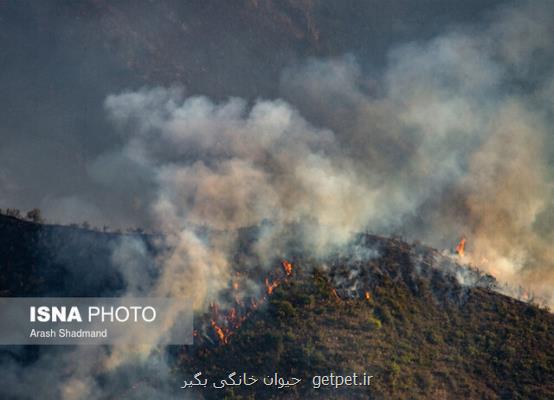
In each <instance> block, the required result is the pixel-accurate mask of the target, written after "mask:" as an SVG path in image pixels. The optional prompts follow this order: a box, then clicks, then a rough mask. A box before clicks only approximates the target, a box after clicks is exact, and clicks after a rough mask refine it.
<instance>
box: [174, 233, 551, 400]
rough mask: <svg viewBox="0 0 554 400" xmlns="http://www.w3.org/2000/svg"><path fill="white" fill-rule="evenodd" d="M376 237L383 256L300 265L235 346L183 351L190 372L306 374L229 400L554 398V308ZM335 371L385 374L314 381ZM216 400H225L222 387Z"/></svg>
mask: <svg viewBox="0 0 554 400" xmlns="http://www.w3.org/2000/svg"><path fill="white" fill-rule="evenodd" d="M373 241H379V245H380V249H381V254H380V256H379V257H378V258H376V259H373V260H370V261H366V262H358V265H357V266H356V265H350V266H348V261H347V260H341V261H338V263H337V264H335V265H333V266H332V267H331V268H330V269H329V270H328V272H324V271H323V270H321V269H318V268H317V266H316V265H314V264H313V262H310V261H306V260H302V261H299V262H298V263H295V266H296V268H295V272H294V274H293V276H292V277H290V278H289V279H288V280H287V281H283V284H282V285H280V286H278V287H277V288H276V289H275V290H274V291H273V293H272V294H271V295H270V296H269V300H268V303H267V308H264V309H263V310H260V311H256V312H255V313H254V314H253V315H252V316H251V317H250V318H248V320H247V321H246V322H245V323H244V325H242V326H241V327H240V328H239V329H238V330H237V331H236V332H235V333H234V334H233V335H232V336H230V337H229V339H228V343H227V344H219V345H206V346H195V347H193V348H189V349H185V350H183V352H182V353H181V358H180V364H181V366H182V368H183V369H184V370H186V371H187V372H189V373H190V374H192V373H194V372H196V371H203V373H204V375H207V376H215V377H218V378H219V379H221V377H226V376H227V374H228V373H229V371H233V370H237V369H238V370H239V372H240V371H241V368H242V369H244V371H246V372H248V373H251V374H253V375H255V376H261V375H264V374H267V375H272V374H273V373H274V371H279V373H281V374H283V375H284V376H294V377H301V378H303V385H301V386H299V387H298V388H296V389H294V390H291V389H289V391H288V392H286V391H283V390H277V389H275V390H274V391H269V392H268V391H266V389H265V388H263V387H262V389H261V391H258V392H254V393H252V390H250V389H249V390H245V391H243V392H240V391H236V392H235V393H233V391H232V390H229V392H228V394H229V397H228V398H256V399H257V398H260V399H261V398H263V399H266V398H322V399H325V398H336V399H366V398H376V399H379V398H383V399H389V398H394V399H428V398H433V399H459V398H468V399H546V398H553V397H554V383H553V377H554V346H553V344H554V332H553V327H554V316H553V315H552V314H550V313H548V312H547V311H545V310H541V309H539V308H537V307H535V306H533V305H530V304H526V303H523V302H520V301H517V300H514V299H511V298H509V297H506V296H503V295H500V294H497V293H494V292H492V291H491V290H489V289H487V288H484V287H475V288H464V287H461V286H460V285H459V284H457V283H456V281H455V280H454V279H453V278H452V276H451V275H450V274H449V273H447V272H444V271H441V270H440V268H441V262H440V261H439V262H438V263H437V264H436V265H434V266H428V267H427V269H426V270H425V267H424V268H423V269H422V270H420V271H419V272H417V273H416V272H415V271H416V268H418V267H417V266H416V265H415V263H413V262H412V261H411V259H412V257H411V256H410V252H413V251H414V250H416V251H417V247H416V246H411V245H408V244H406V243H402V242H399V241H395V240H389V239H383V238H377V237H373ZM341 267H346V269H350V270H352V268H354V269H355V268H359V270H360V271H361V272H360V273H359V276H360V277H361V276H365V278H361V280H362V281H363V282H364V283H363V286H360V287H359V288H358V291H357V292H349V293H348V292H344V291H343V292H341V291H340V290H336V289H335V287H336V282H337V278H336V276H333V272H336V270H337V269H340V268H341ZM357 279H360V278H357ZM356 293H357V294H356ZM239 367H240V368H239ZM331 371H334V372H335V373H338V374H345V375H347V374H351V373H353V372H357V373H358V374H360V373H363V372H368V373H369V374H372V375H374V376H375V378H374V381H373V385H372V386H371V387H370V388H369V390H368V389H366V388H361V389H360V388H354V389H345V388H342V389H338V390H332V389H327V390H324V389H319V390H313V389H311V377H313V376H314V375H319V374H329V373H330V372H331ZM285 393H288V394H285ZM211 395H212V398H221V397H220V395H221V394H220V393H217V391H215V390H214V392H213V393H212V394H211ZM235 395H236V396H235ZM241 395H244V396H245V397H241ZM248 396H252V397H248Z"/></svg>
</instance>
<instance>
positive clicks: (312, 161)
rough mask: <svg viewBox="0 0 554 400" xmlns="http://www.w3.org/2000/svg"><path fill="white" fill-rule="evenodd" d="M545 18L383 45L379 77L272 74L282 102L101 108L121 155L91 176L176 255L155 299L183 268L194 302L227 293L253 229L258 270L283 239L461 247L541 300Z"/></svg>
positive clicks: (328, 246) (336, 65)
mask: <svg viewBox="0 0 554 400" xmlns="http://www.w3.org/2000/svg"><path fill="white" fill-rule="evenodd" d="M552 11H553V8H552V7H551V6H550V5H549V4H546V3H545V4H544V7H538V6H537V3H533V4H532V5H531V4H529V5H525V6H521V7H519V8H518V9H513V8H510V9H502V10H501V12H499V13H497V14H496V15H495V16H494V18H493V19H492V20H491V21H490V24H489V25H487V26H484V27H475V26H471V27H463V28H458V29H455V30H451V31H449V32H446V33H445V34H443V35H441V36H439V37H437V38H435V39H433V40H430V41H426V42H416V43H408V44H405V45H403V46H400V47H397V48H395V49H394V50H392V51H391V53H390V57H389V64H388V67H387V69H386V70H385V72H384V73H383V74H382V75H379V76H369V77H368V76H366V75H364V73H363V72H362V71H361V69H360V67H359V66H358V64H357V63H356V60H355V58H353V57H344V58H338V59H332V60H323V61H322V60H312V61H309V62H307V63H304V64H302V65H298V66H295V67H291V68H289V69H287V70H286V71H285V72H284V74H283V77H282V81H281V95H282V98H283V99H285V100H281V99H279V100H257V101H254V102H252V103H249V102H248V101H246V100H242V99H238V98H230V99H228V100H225V101H219V102H215V101H212V100H210V99H208V98H206V97H202V96H199V97H188V98H187V97H185V96H184V95H183V93H182V91H181V90H179V89H178V88H169V89H164V88H153V89H142V90H139V91H133V92H125V93H121V94H116V95H112V96H109V97H108V98H107V100H106V110H107V112H108V113H109V116H110V118H111V119H112V121H113V122H114V123H115V124H116V125H117V126H118V128H119V131H120V132H121V134H122V135H124V142H125V143H126V144H125V145H124V147H123V148H122V149H120V150H119V151H114V152H112V153H110V154H108V155H106V156H104V157H102V158H101V159H100V160H99V161H97V163H96V164H95V165H94V166H93V170H94V171H96V173H97V174H98V177H99V178H103V179H112V180H113V181H114V182H117V181H118V180H120V179H121V180H123V179H126V176H127V175H128V173H129V170H131V171H133V173H135V174H139V173H140V174H141V177H142V178H141V179H144V180H145V181H147V182H148V185H146V186H147V189H149V190H151V192H148V195H147V196H145V199H147V200H148V201H149V203H148V204H149V206H148V207H147V209H148V210H149V214H150V215H149V216H150V220H151V221H153V226H154V228H156V229H158V230H160V231H162V232H164V233H166V234H168V235H169V236H168V237H169V238H170V239H169V240H170V241H171V242H172V247H173V248H174V249H176V250H175V252H174V254H173V255H172V256H171V257H170V258H169V261H168V262H169V265H171V267H169V268H168V271H171V272H168V274H169V275H168V279H167V282H168V284H167V285H166V286H165V287H164V289H163V290H164V291H166V292H168V293H172V294H176V293H178V292H182V291H183V290H190V287H188V286H190V283H189V284H187V287H179V288H175V287H173V286H172V285H170V284H169V283H170V282H181V281H182V280H181V279H174V278H175V276H182V275H181V272H182V271H181V269H183V268H186V269H187V271H188V268H193V269H194V270H195V272H194V275H193V276H198V279H195V280H193V281H194V285H198V287H197V288H196V290H198V289H199V288H201V290H200V291H199V293H202V294H203V296H200V299H201V300H198V301H199V302H200V303H203V302H205V301H206V299H209V298H210V296H211V295H212V294H214V293H217V291H218V289H220V288H223V287H226V286H227V285H228V274H227V272H228V271H229V266H228V264H229V260H230V254H229V252H230V250H231V249H233V248H234V245H235V240H236V238H237V231H238V230H239V229H241V228H246V227H250V226H261V225H262V224H264V223H265V222H268V223H267V224H265V225H264V229H262V230H261V231H260V232H261V233H260V235H259V236H258V238H257V239H256V249H257V250H258V256H259V258H260V259H261V260H271V259H273V258H274V257H278V256H280V255H283V254H285V253H286V248H285V246H284V245H283V244H284V243H287V240H288V239H289V232H290V231H291V229H290V228H291V226H293V225H294V226H299V227H300V229H301V230H302V235H300V237H301V238H302V242H303V243H302V245H303V246H304V248H305V249H307V250H308V251H311V252H313V253H314V254H317V255H323V254H325V253H326V252H328V251H330V250H335V249H336V248H337V247H340V246H342V245H344V244H345V243H347V242H348V241H349V239H350V238H351V237H352V235H353V234H355V233H356V232H359V231H361V230H365V229H368V230H370V231H373V232H379V233H382V232H386V233H390V232H402V233H404V234H405V235H407V236H408V237H410V238H413V239H419V240H422V241H425V242H428V243H430V244H432V245H436V246H438V247H450V246H452V244H453V243H455V241H456V240H457V239H458V238H459V237H460V236H461V235H465V236H467V238H468V248H467V250H468V251H467V256H466V257H465V261H467V262H471V263H475V264H478V265H481V266H482V267H483V268H485V269H487V270H488V271H490V272H492V273H493V274H494V275H495V276H496V277H497V278H499V279H500V280H502V281H507V282H509V283H511V284H516V285H523V286H529V287H530V288H531V289H532V290H534V291H535V292H537V294H538V295H540V296H542V297H547V298H548V297H550V296H551V293H550V288H551V287H552V286H553V283H554V282H553V275H554V274H553V272H552V271H553V266H552V263H551V261H550V260H552V257H551V254H550V253H551V250H550V246H549V245H548V243H549V242H548V239H547V238H548V237H549V234H550V233H549V232H548V234H547V235H544V233H541V232H539V231H538V228H537V224H538V223H539V220H540V218H541V217H544V216H545V215H547V214H548V213H549V212H550V209H551V207H552V193H551V178H550V175H551V173H550V171H549V158H548V157H549V154H548V151H546V149H548V148H549V147H550V146H551V143H549V138H548V135H547V133H548V130H547V126H548V124H549V122H550V116H549V113H550V112H551V109H550V104H549V103H548V101H545V100H546V99H547V98H548V97H547V96H548V90H549V89H548V87H552V85H551V84H550V86H547V84H548V83H549V82H552V79H553V78H552V77H553V75H552V69H551V66H552V65H551V64H550V61H551V58H552V57H551V56H549V54H554V53H553V52H552V50H554V49H552V44H551V43H552V42H551V41H549V40H546V39H545V38H548V37H552V28H551V26H550V24H549V21H550V18H551V17H552V15H553V13H552ZM545 87H546V88H547V89H545ZM109 166H112V168H109ZM121 166H126V168H121ZM197 227H204V228H208V229H209V230H211V231H218V232H220V234H218V235H217V239H214V240H206V239H205V238H199V237H197V235H196V233H195V229H196V228H197ZM543 230H544V228H543ZM214 237H215V236H214ZM193 260H194V261H193ZM183 265H188V266H190V265H193V266H194V267H183ZM187 273H188V272H187ZM187 282H190V281H189V280H187ZM200 303H199V304H197V305H198V306H201V305H202V304H200Z"/></svg>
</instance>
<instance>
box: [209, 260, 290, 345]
mask: <svg viewBox="0 0 554 400" xmlns="http://www.w3.org/2000/svg"><path fill="white" fill-rule="evenodd" d="M281 266H282V268H283V272H284V274H285V276H284V277H281V278H275V279H273V278H270V277H266V278H265V281H264V282H265V288H266V294H265V295H262V296H261V297H260V298H257V299H256V298H251V299H250V309H249V310H245V309H244V302H243V301H242V300H241V299H240V298H239V297H238V296H237V295H236V294H235V297H234V301H235V306H234V307H232V308H231V309H230V310H229V311H226V312H221V311H220V310H219V307H218V305H217V304H215V303H214V304H212V305H211V306H210V308H211V314H212V319H211V326H212V328H213V330H214V332H215V335H216V336H217V338H218V339H219V341H220V342H221V343H222V344H227V343H229V337H230V336H231V335H232V334H233V332H234V331H235V330H236V329H238V328H239V327H240V325H241V324H242V322H243V321H244V320H246V318H247V317H248V315H249V313H250V312H251V311H252V310H256V309H258V308H259V306H260V304H261V303H262V302H264V301H265V300H266V299H267V296H270V295H271V294H273V291H274V290H275V289H276V288H277V287H278V286H279V285H280V284H281V283H282V282H283V281H286V279H287V278H288V277H290V276H291V275H292V271H293V265H292V263H290V262H289V261H287V260H283V261H282V262H281ZM276 273H277V274H279V273H278V272H277V271H276ZM273 276H275V274H273ZM239 279H240V276H237V279H235V280H233V281H232V283H231V288H232V290H233V291H235V292H236V291H238V290H239V288H240V285H239Z"/></svg>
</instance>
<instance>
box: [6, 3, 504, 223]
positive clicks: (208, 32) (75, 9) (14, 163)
mask: <svg viewBox="0 0 554 400" xmlns="http://www.w3.org/2000/svg"><path fill="white" fill-rule="evenodd" d="M111 3H113V2H107V1H106V2H102V1H100V2H93V1H83V2H80V3H76V2H55V1H53V2H43V1H40V2H39V1H31V2H27V1H17V2H15V1H14V2H2V3H1V4H0V71H1V74H0V93H2V96H1V98H0V102H1V103H0V121H1V124H0V137H1V139H2V141H1V146H0V207H2V208H6V207H17V208H21V209H22V210H27V209H30V208H34V207H40V208H41V209H43V213H44V214H45V216H46V218H48V219H49V220H51V221H59V222H64V223H68V222H75V221H76V222H80V221H82V220H89V221H92V222H93V223H95V224H97V225H102V224H109V225H111V226H114V225H115V226H130V225H142V224H147V221H146V220H145V219H144V218H143V210H142V209H141V207H140V204H141V200H140V197H141V196H142V195H143V193H144V189H145V188H144V187H142V185H148V182H143V181H141V180H140V179H138V180H133V179H130V180H128V182H121V183H119V184H115V185H113V184H112V183H113V182H111V183H110V184H106V182H104V181H103V180H102V179H100V180H99V179H98V177H97V176H95V173H94V171H91V168H92V165H96V166H97V164H98V161H97V159H98V157H99V156H100V155H103V154H105V153H106V152H109V151H110V150H112V149H117V148H118V146H119V145H120V144H121V140H122V138H121V137H120V136H119V135H118V134H116V133H115V132H114V127H113V125H112V124H111V123H109V122H108V121H107V115H106V112H105V110H104V101H105V99H106V97H107V96H108V95H110V94H117V93H120V92H121V91H123V90H137V89H139V88H141V87H143V86H146V87H155V86H168V85H172V84H173V85H179V86H182V87H184V88H185V91H186V93H188V94H205V95H209V96H211V97H212V98H216V99H217V98H220V99H223V98H226V97H227V96H241V97H243V98H246V99H254V98H257V97H266V98H273V97H277V96H278V95H279V94H280V93H279V79H280V76H281V74H282V70H283V69H284V68H286V67H289V66H290V65H295V64H302V63H303V62H304V60H305V59H306V58H308V57H310V56H315V57H319V58H325V57H340V56H342V55H343V54H346V53H349V54H352V55H354V56H355V57H356V58H357V62H358V63H359V65H360V66H361V68H363V69H364V70H366V71H368V73H369V74H372V73H374V74H377V72H376V71H379V70H381V69H382V68H383V66H384V65H385V64H386V60H387V54H388V52H389V51H390V49H391V48H393V47H394V46H395V45H397V44H399V43H403V42H406V41H417V40H425V39H428V38H430V37H432V36H433V35H436V34H437V33H440V32H442V31H444V30H445V29H447V28H448V27H450V26H453V25H456V24H461V23H478V22H480V21H482V20H484V19H485V20H486V18H488V16H489V14H490V12H491V11H493V10H494V9H495V6H496V3H498V2H496V1H481V0H480V1H464V2H460V1H442V0H441V1H417V2H414V1H347V2H332V1H327V2H325V1H323V2H319V1H316V2H315V3H314V4H315V5H314V6H311V5H310V3H308V2H306V4H304V3H303V2H290V4H289V3H287V2H282V3H279V4H281V5H275V4H273V3H272V2H271V1H267V2H260V4H261V5H260V6H259V7H258V8H253V7H252V6H251V5H250V3H249V2H246V1H244V2H242V1H237V2H232V5H231V2H229V3H222V2H215V1H189V2H172V1H166V2H149V1H142V2H137V1H123V2H116V3H113V4H111ZM293 4H294V5H293ZM128 172H129V175H131V176H133V175H134V174H135V173H134V172H133V171H128ZM124 185H129V186H128V187H125V186H124ZM137 186H138V187H137Z"/></svg>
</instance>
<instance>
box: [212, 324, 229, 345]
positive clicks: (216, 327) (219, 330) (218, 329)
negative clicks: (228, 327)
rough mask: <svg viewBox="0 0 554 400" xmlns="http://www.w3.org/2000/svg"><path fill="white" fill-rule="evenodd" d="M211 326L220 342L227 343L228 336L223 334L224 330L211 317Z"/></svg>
mask: <svg viewBox="0 0 554 400" xmlns="http://www.w3.org/2000/svg"><path fill="white" fill-rule="evenodd" d="M212 327H213V328H214V331H215V333H216V335H217V337H218V338H219V340H220V341H221V343H225V344H227V342H228V338H227V335H225V331H224V330H223V329H222V328H221V327H220V326H219V325H218V324H217V323H216V322H215V321H214V320H213V319H212Z"/></svg>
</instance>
